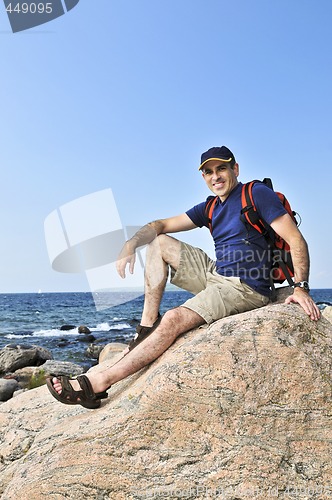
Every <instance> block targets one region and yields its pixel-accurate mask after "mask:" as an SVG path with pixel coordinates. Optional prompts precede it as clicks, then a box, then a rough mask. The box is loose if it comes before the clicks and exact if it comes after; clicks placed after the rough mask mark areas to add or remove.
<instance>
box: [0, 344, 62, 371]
mask: <svg viewBox="0 0 332 500" xmlns="http://www.w3.org/2000/svg"><path fill="white" fill-rule="evenodd" d="M52 358H53V356H52V354H51V352H50V351H48V350H47V349H44V348H43V347H39V346H35V345H17V344H9V345H7V346H6V347H4V348H3V349H1V350H0V375H3V374H5V373H8V372H14V371H16V370H18V369H19V368H23V367H25V366H40V365H42V364H43V363H45V361H47V360H49V359H52Z"/></svg>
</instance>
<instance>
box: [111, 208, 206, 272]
mask: <svg viewBox="0 0 332 500" xmlns="http://www.w3.org/2000/svg"><path fill="white" fill-rule="evenodd" d="M196 227H197V226H196V225H195V224H194V223H193V222H192V220H191V219H190V218H189V217H188V215H187V214H185V213H184V214H181V215H177V216H175V217H169V218H168V219H159V220H155V221H153V222H149V223H148V224H145V226H143V227H142V228H141V229H140V230H139V231H137V233H135V234H134V236H133V237H132V238H130V240H128V241H126V243H125V244H124V246H123V248H122V250H121V252H120V255H119V257H118V260H117V263H116V268H117V271H118V273H119V275H120V276H121V278H125V276H126V266H127V264H129V272H130V273H131V274H132V273H133V272H134V265H135V251H136V249H137V248H138V247H141V246H144V245H148V244H149V243H151V241H153V240H154V239H155V238H156V237H157V236H158V235H159V234H165V233H178V232H179V231H189V230H190V229H195V228H196Z"/></svg>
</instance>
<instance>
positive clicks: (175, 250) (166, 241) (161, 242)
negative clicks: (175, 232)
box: [148, 234, 181, 268]
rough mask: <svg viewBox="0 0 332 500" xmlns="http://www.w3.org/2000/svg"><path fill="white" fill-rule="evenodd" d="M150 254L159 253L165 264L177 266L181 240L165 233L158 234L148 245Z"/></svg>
mask: <svg viewBox="0 0 332 500" xmlns="http://www.w3.org/2000/svg"><path fill="white" fill-rule="evenodd" d="M148 253H149V254H150V255H152V254H153V255H156V254H157V255H159V256H160V257H161V258H162V259H163V260H164V261H165V262H166V263H167V264H169V265H170V266H172V267H174V268H177V267H178V264H179V261H180V253H181V242H180V241H179V240H177V239H175V238H172V237H171V236H168V235H167V234H159V235H158V236H157V237H156V238H155V239H154V240H153V241H152V242H151V243H150V244H149V246H148Z"/></svg>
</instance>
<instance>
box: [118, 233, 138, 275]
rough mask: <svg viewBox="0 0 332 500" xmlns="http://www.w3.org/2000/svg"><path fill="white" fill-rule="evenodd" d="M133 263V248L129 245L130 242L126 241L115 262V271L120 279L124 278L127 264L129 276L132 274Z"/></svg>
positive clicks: (134, 259)
mask: <svg viewBox="0 0 332 500" xmlns="http://www.w3.org/2000/svg"><path fill="white" fill-rule="evenodd" d="M135 261H136V256H135V248H134V247H133V245H131V243H130V241H126V243H125V244H124V246H123V248H122V250H121V252H120V254H119V257H118V260H117V261H116V269H117V271H118V273H119V275H120V276H121V278H125V277H126V267H127V264H128V265H129V272H130V274H133V273H134V266H135Z"/></svg>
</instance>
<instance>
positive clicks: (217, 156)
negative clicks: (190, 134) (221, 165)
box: [198, 146, 235, 170]
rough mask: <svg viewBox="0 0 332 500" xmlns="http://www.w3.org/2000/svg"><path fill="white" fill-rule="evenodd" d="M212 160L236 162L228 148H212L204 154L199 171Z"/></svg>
mask: <svg viewBox="0 0 332 500" xmlns="http://www.w3.org/2000/svg"><path fill="white" fill-rule="evenodd" d="M210 160H222V161H225V162H227V163H228V162H231V161H233V162H235V157H234V155H233V153H232V151H231V150H230V149H228V148H226V146H221V148H217V147H215V148H210V149H208V150H207V151H205V153H203V154H202V156H201V164H200V166H199V169H198V170H201V169H202V167H203V165H205V163H206V162H208V161H210Z"/></svg>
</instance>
